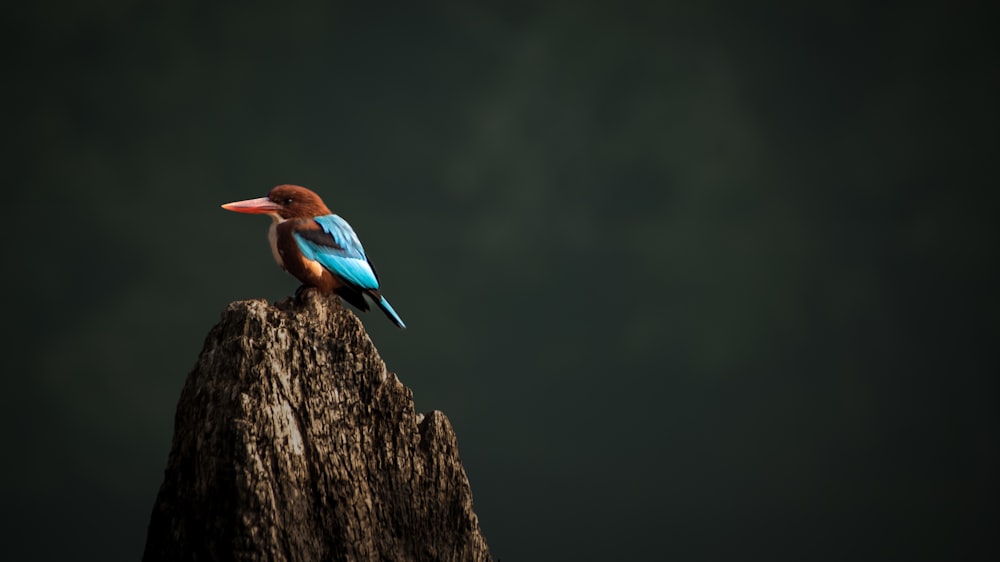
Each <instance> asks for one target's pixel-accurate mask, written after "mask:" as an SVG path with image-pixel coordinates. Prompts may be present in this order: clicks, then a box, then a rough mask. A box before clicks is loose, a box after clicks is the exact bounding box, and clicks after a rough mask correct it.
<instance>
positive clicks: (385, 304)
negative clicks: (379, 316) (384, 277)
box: [375, 295, 406, 328]
mask: <svg viewBox="0 0 1000 562" xmlns="http://www.w3.org/2000/svg"><path fill="white" fill-rule="evenodd" d="M378 298H379V300H378V301H377V302H376V303H375V304H377V305H378V307H379V308H381V309H382V312H384V313H385V315H386V316H388V317H389V320H392V323H393V324H395V325H397V326H399V327H400V328H406V324H403V319H402V318H400V317H399V315H398V314H396V311H395V310H393V309H392V305H390V304H389V301H387V300H385V297H383V296H382V295H379V297H378Z"/></svg>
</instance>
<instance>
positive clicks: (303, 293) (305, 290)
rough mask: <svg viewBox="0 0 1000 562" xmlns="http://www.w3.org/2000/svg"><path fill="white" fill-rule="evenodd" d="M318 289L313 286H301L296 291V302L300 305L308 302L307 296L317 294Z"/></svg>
mask: <svg viewBox="0 0 1000 562" xmlns="http://www.w3.org/2000/svg"><path fill="white" fill-rule="evenodd" d="M316 291H317V289H316V287H313V286H312V285H299V288H298V289H295V302H296V303H298V304H303V303H305V302H306V298H307V295H309V294H310V293H316Z"/></svg>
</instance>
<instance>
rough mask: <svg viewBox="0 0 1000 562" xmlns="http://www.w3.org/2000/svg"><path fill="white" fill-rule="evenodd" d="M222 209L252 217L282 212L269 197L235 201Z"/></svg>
mask: <svg viewBox="0 0 1000 562" xmlns="http://www.w3.org/2000/svg"><path fill="white" fill-rule="evenodd" d="M222 208H223V209H225V210H227V211H233V212H236V213H249V214H251V215H266V214H270V213H277V212H278V211H280V210H281V206H280V205H278V204H276V203H274V202H273V201H271V200H270V199H268V198H267V197H258V198H257V199H247V200H245V201H233V202H232V203H226V204H225V205H223V206H222Z"/></svg>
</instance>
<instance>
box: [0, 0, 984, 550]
mask: <svg viewBox="0 0 1000 562" xmlns="http://www.w3.org/2000/svg"><path fill="white" fill-rule="evenodd" d="M424 4H425V5H423V6H421V7H419V8H418V7H389V6H387V5H382V4H379V5H376V6H368V5H359V4H357V3H330V2H297V1H290V2H285V3H282V4H281V5H280V7H276V6H272V5H271V4H269V3H265V2H249V3H248V2H240V3H232V4H231V5H228V6H226V5H223V4H211V5H209V4H207V3H195V2H142V3H139V2H124V1H121V0H106V1H100V2H88V3H79V2H61V1H58V0H55V1H51V2H31V3H27V2H25V3H17V4H14V5H11V6H8V7H7V8H5V12H6V14H5V16H4V18H3V23H2V24H0V25H2V31H3V33H2V34H0V37H2V41H3V42H4V43H5V45H4V49H3V55H2V56H3V58H4V66H3V68H4V76H5V84H6V86H5V87H4V88H3V94H2V95H3V98H4V100H3V101H4V103H3V107H4V125H5V127H4V129H5V132H6V134H5V135H3V138H4V150H3V159H4V165H3V171H4V176H5V177H6V178H7V180H6V181H5V185H4V188H3V199H4V202H5V210H6V213H5V214H6V217H5V223H6V227H5V228H6V236H5V240H4V243H3V244H4V259H3V265H2V267H3V283H4V292H3V294H4V296H5V297H6V304H5V306H4V308H5V313H4V318H5V325H6V327H7V328H6V335H5V336H4V338H3V346H4V348H3V353H2V357H3V372H4V376H3V385H4V389H3V392H2V393H0V415H2V418H0V432H2V433H0V439H2V443H3V462H2V463H0V498H2V505H3V510H2V511H3V517H4V519H5V521H4V522H3V525H2V531H0V533H2V535H3V536H2V541H3V545H4V546H3V558H4V559H6V560H102V561H118V560H122V561H125V560H137V559H139V557H140V556H141V553H142V547H143V544H144V539H145V530H146V525H147V523H148V520H149V514H150V510H151V507H152V504H153V500H154V498H155V495H156V492H157V489H158V486H159V484H160V481H161V477H162V473H163V469H164V467H165V466H166V459H167V453H168V451H169V447H170V439H171V433H172V429H173V427H172V426H173V413H174V407H175V405H176V401H177V398H178V397H179V394H180V389H181V386H182V385H183V383H184V379H185V376H186V375H187V373H188V371H189V370H190V368H191V367H192V366H193V365H194V362H195V360H196V358H197V355H198V352H199V350H200V349H201V345H202V342H203V339H204V337H205V335H206V334H207V333H208V331H209V329H210V328H211V327H212V325H213V324H214V323H215V322H216V321H217V320H218V318H219V314H220V312H221V311H222V309H223V308H224V307H225V306H226V304H227V303H229V302H230V301H233V300H240V299H248V298H267V299H271V300H279V299H281V298H283V297H285V296H287V295H290V294H291V293H292V292H293V291H294V290H295V288H296V286H297V282H296V281H295V280H294V279H293V278H291V277H290V276H288V275H287V274H285V273H283V272H282V271H280V270H279V269H278V268H277V266H275V264H274V263H273V261H272V258H271V255H270V252H269V250H268V248H267V241H266V230H267V226H268V221H267V220H265V219H263V218H259V217H247V216H241V215H236V214H232V213H226V212H224V211H223V210H221V209H220V208H219V205H220V204H221V203H224V202H228V201H232V200H235V199H245V198H250V197H259V196H262V195H264V194H265V193H266V192H267V190H268V189H269V188H271V187H272V186H274V185H276V184H280V183H297V184H301V185H305V186H307V187H310V188H312V189H314V190H315V191H317V192H319V193H320V194H321V195H322V196H323V197H324V199H325V200H326V202H327V203H328V204H329V205H330V207H331V208H332V209H334V211H335V212H337V213H338V214H340V215H342V216H344V217H345V218H347V219H348V220H349V221H350V222H351V224H352V225H354V227H355V229H356V230H357V231H358V233H359V234H360V236H361V238H362V240H363V241H364V243H365V246H366V249H367V250H368V252H369V254H370V256H371V257H372V260H373V262H374V263H375V264H376V266H377V267H378V270H379V273H380V275H381V277H382V280H383V283H384V290H385V294H386V295H387V296H388V298H389V299H390V301H391V302H392V303H393V305H394V306H395V307H396V309H397V310H398V311H399V312H400V314H401V315H402V317H403V318H404V319H405V321H406V323H407V324H408V326H409V327H410V328H409V329H408V330H406V331H398V330H396V329H395V328H394V327H393V326H392V325H391V324H390V323H389V322H388V321H387V320H386V319H385V318H383V317H382V316H381V315H379V314H378V313H375V314H368V315H366V316H363V320H364V321H365V325H366V326H367V327H368V329H369V332H370V334H371V336H372V339H373V340H374V341H375V344H376V345H377V346H378V348H379V350H380V352H381V353H382V355H383V358H384V359H385V361H386V362H387V364H388V366H389V368H390V369H391V370H392V371H394V372H396V373H398V375H399V377H400V379H401V380H402V381H403V382H404V384H406V385H407V386H409V387H410V388H412V389H413V392H414V396H415V399H416V405H417V409H418V410H420V411H428V410H434V409H437V410H442V411H444V412H445V413H446V414H447V416H448V417H449V419H450V420H451V422H452V424H453V425H454V427H455V430H456V432H457V434H458V438H459V445H460V452H461V455H462V459H463V461H464V464H465V467H466V470H467V472H468V475H469V478H470V480H471V483H472V490H473V494H474V498H475V510H476V512H477V513H478V515H479V517H480V523H481V525H482V528H483V531H484V533H485V535H486V538H487V540H488V541H489V544H490V546H491V548H492V550H493V553H494V555H495V556H496V557H499V558H500V559H501V560H503V561H504V562H510V561H525V560H537V561H543V560H653V559H662V560H723V559H737V560H748V559H761V560H770V561H773V560H845V559H850V560H885V559H906V560H943V559H952V560H958V559H964V560H969V559H975V558H977V557H980V556H981V557H982V558H984V559H991V558H992V557H993V556H995V555H997V554H998V550H1000V547H998V543H997V538H996V537H997V534H996V529H997V522H998V505H1000V494H998V486H997V483H998V478H997V474H998V473H1000V472H998V470H1000V449H998V421H1000V420H998V412H997V399H998V392H997V391H998V385H997V381H996V369H997V361H996V358H997V351H996V344H997V336H998V329H997V318H998V313H1000V302H998V296H997V295H998V292H997V288H998V281H1000V279H998V276H997V273H996V269H997V267H996V266H997V259H998V239H1000V238H998V237H997V235H996V232H995V230H996V229H995V223H996V217H997V213H998V210H1000V209H998V197H997V187H998V185H997V179H996V178H997V173H996V169H997V158H998V148H1000V147H998V142H997V130H998V127H1000V110H998V100H1000V79H998V76H1000V74H998V72H997V55H998V49H997V47H998V40H997V33H996V29H995V27H996V26H995V23H996V18H995V17H994V16H995V11H994V10H991V9H988V8H987V6H988V5H987V4H986V3H985V2H982V3H978V4H977V3H975V2H971V3H939V4H930V3H920V2H916V3H914V2H906V3H903V2H895V3H877V5H874V4H872V3H869V2H811V3H797V2H778V3H769V5H768V6H767V7H764V6H752V5H748V4H747V3H743V2H736V1H722V0H719V1H712V0H707V1H702V2H697V3H689V2H684V3H673V2H647V3H644V4H643V3H634V4H633V3H626V2H603V3H586V2H508V3H504V5H503V6H494V7H487V6H472V5H469V4H468V3H460V2H436V3H435V2H431V3H424Z"/></svg>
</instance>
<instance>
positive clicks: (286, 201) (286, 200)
mask: <svg viewBox="0 0 1000 562" xmlns="http://www.w3.org/2000/svg"><path fill="white" fill-rule="evenodd" d="M284 203H285V205H291V204H292V198H291V197H285V201H284Z"/></svg>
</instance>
